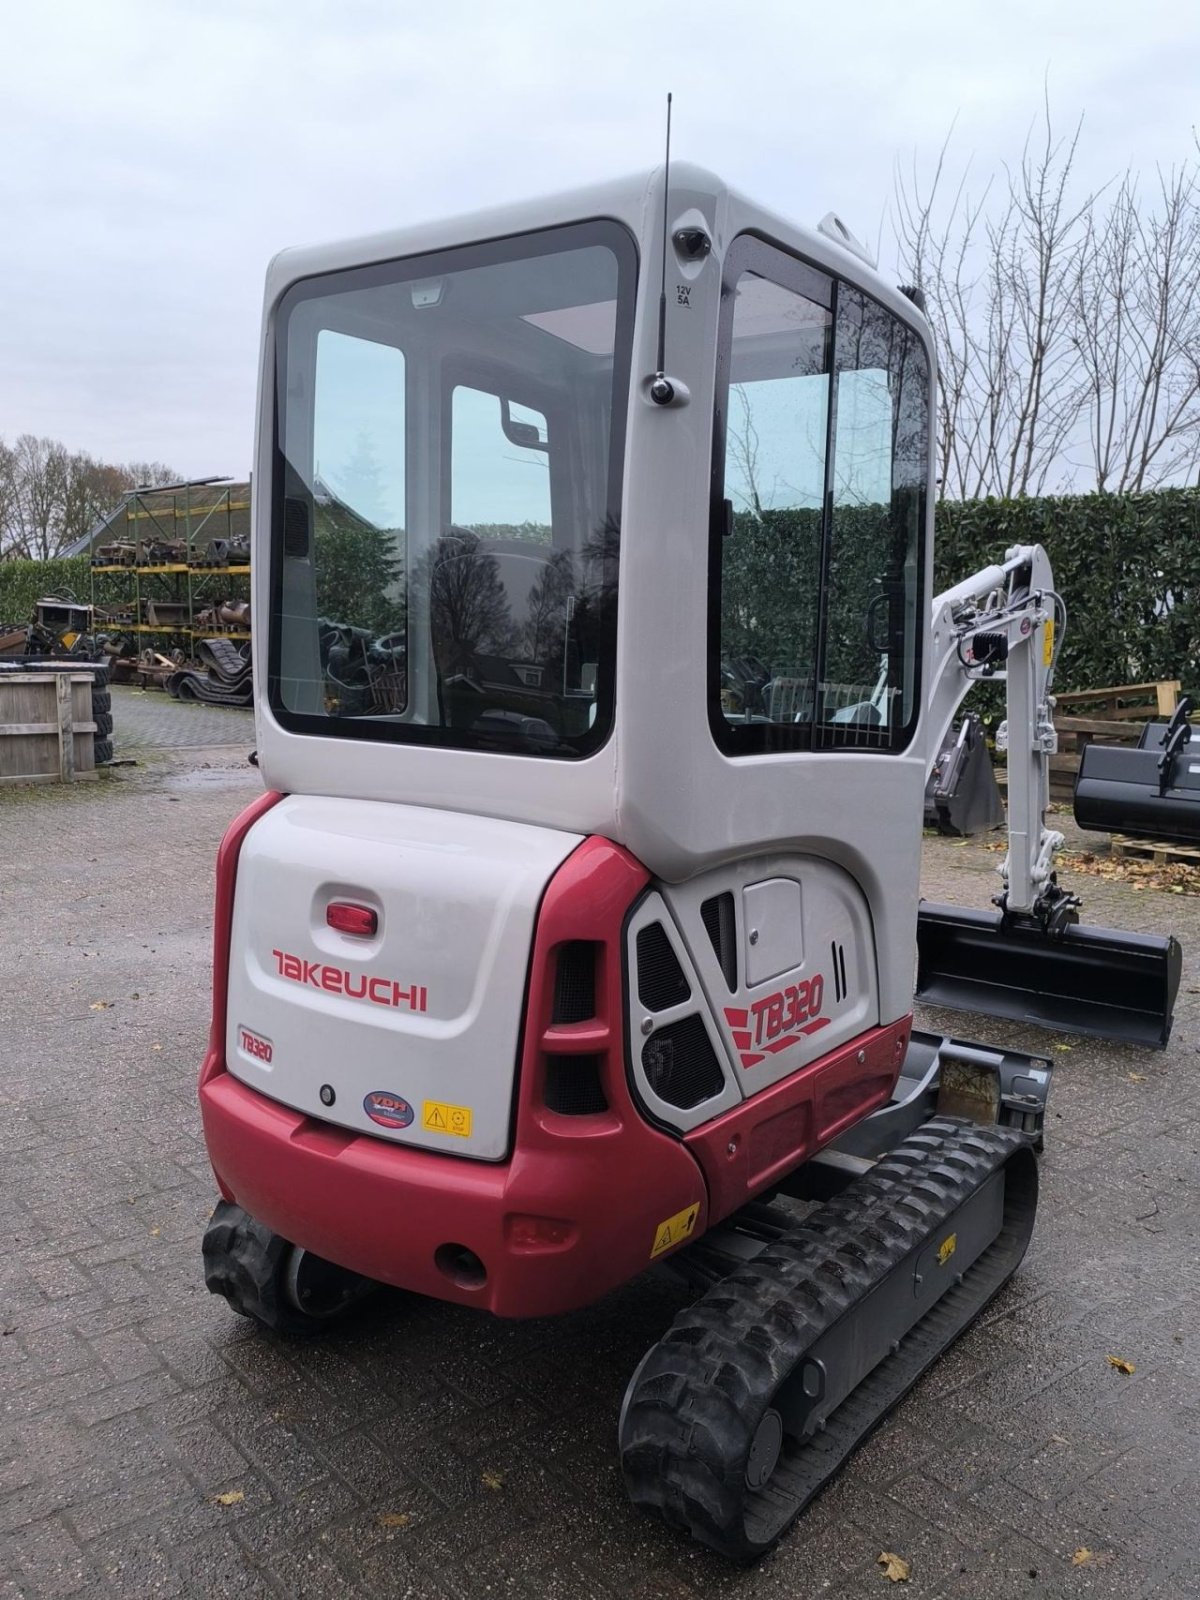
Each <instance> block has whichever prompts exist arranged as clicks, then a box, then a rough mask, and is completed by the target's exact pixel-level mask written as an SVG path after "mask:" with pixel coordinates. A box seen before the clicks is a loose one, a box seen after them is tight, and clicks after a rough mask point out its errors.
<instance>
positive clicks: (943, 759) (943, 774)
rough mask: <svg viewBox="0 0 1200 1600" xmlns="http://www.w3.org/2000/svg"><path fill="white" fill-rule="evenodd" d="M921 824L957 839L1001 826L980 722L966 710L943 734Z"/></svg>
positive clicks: (1001, 816) (998, 800)
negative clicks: (923, 820)
mask: <svg viewBox="0 0 1200 1600" xmlns="http://www.w3.org/2000/svg"><path fill="white" fill-rule="evenodd" d="M925 826H926V827H927V828H936V829H937V831H938V832H939V833H942V834H952V835H954V836H955V837H957V838H961V837H962V836H963V835H965V834H970V833H989V832H990V831H991V830H992V829H993V828H1002V827H1003V826H1004V801H1003V800H1002V799H1001V798H1000V790H999V788H998V787H997V785H996V775H995V773H994V772H993V771H992V760H991V757H990V756H989V755H988V748H987V741H986V740H985V738H984V734H983V724H982V722H980V720H979V718H978V717H977V716H976V715H975V714H974V712H968V713H967V715H966V716H965V717H964V718H963V719H962V721H961V722H960V723H959V725H958V727H957V728H951V729H950V731H949V733H948V734H947V735H946V738H945V741H944V743H943V745H942V748H941V750H940V751H939V753H938V758H937V760H936V761H935V762H934V765H933V771H932V772H931V773H930V774H929V782H928V783H927V784H926V785H925Z"/></svg>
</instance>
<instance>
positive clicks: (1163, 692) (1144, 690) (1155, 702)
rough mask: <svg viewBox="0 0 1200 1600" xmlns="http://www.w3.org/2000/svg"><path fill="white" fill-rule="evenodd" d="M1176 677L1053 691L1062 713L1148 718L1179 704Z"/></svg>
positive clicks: (1167, 712)
mask: <svg viewBox="0 0 1200 1600" xmlns="http://www.w3.org/2000/svg"><path fill="white" fill-rule="evenodd" d="M1179 689H1180V682H1179V679H1178V678H1164V679H1163V680H1162V681H1161V682H1159V683H1124V684H1120V685H1118V686H1117V687H1116V688H1112V689H1076V690H1071V691H1070V692H1069V693H1067V694H1056V695H1055V697H1054V698H1055V700H1056V702H1057V704H1058V709H1059V711H1060V712H1061V713H1062V715H1063V716H1065V717H1073V716H1078V717H1099V718H1102V719H1104V720H1106V721H1110V722H1119V721H1122V720H1123V719H1127V718H1128V719H1132V720H1133V721H1134V722H1149V721H1151V720H1152V719H1153V718H1155V717H1169V716H1170V715H1171V713H1172V712H1173V711H1174V709H1175V707H1176V706H1177V705H1178V704H1179ZM1057 720H1058V718H1057V717H1056V718H1055V721H1056V722H1057Z"/></svg>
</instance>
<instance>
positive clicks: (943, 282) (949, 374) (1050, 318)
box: [896, 99, 1095, 499]
mask: <svg viewBox="0 0 1200 1600" xmlns="http://www.w3.org/2000/svg"><path fill="white" fill-rule="evenodd" d="M1081 126H1082V125H1081V124H1076V126H1075V128H1074V130H1073V132H1072V133H1071V134H1070V135H1069V136H1068V137H1065V138H1063V137H1060V136H1059V135H1058V134H1056V132H1055V129H1054V124H1053V119H1052V116H1051V112H1050V105H1049V100H1048V99H1047V100H1046V102H1045V105H1044V110H1043V115H1042V119H1041V124H1040V129H1039V130H1038V132H1037V136H1036V139H1035V134H1034V131H1033V130H1031V131H1030V133H1029V135H1028V137H1027V138H1026V141H1025V145H1024V148H1023V150H1022V153H1021V160H1020V163H1019V165H1018V166H1016V167H1015V168H1013V169H1007V170H1006V172H1005V176H1004V180H1003V182H1002V183H1001V184H997V183H996V182H995V181H994V180H989V181H988V182H987V183H985V185H984V187H983V191H982V193H981V194H980V195H979V196H978V198H972V196H971V195H970V194H969V192H968V190H967V181H966V174H965V173H964V174H963V176H962V177H961V178H960V180H959V181H958V183H957V185H956V186H955V188H954V191H953V193H952V194H950V195H949V197H948V201H947V203H946V204H945V205H943V203H942V195H943V192H944V190H945V186H946V182H947V170H946V169H947V155H948V150H949V143H950V137H951V136H949V135H948V136H947V140H946V143H945V144H944V145H943V147H942V150H941V153H940V155H939V158H938V161H937V165H936V167H935V170H934V174H933V178H932V180H931V182H929V183H928V184H927V185H925V186H922V183H921V180H920V177H919V175H918V173H917V172H916V171H915V169H914V171H913V172H912V173H911V175H908V176H906V175H904V174H900V173H898V174H897V183H896V200H897V215H898V224H897V232H898V242H899V247H900V254H901V259H902V261H903V264H904V269H905V271H906V273H907V274H908V275H909V276H910V277H911V279H912V281H913V282H915V283H917V284H919V285H920V286H921V288H922V289H923V290H924V291H925V294H926V298H927V302H928V305H929V314H930V317H931V320H932V323H933V327H934V332H935V336H936V339H937V344H938V357H939V362H940V365H941V380H942V410H941V416H940V420H939V433H938V453H939V462H938V466H939V469H940V470H939V476H940V479H941V484H942V492H943V494H945V495H948V496H951V497H953V498H956V499H973V498H976V497H978V496H981V495H987V494H997V495H1004V496H1014V495H1026V494H1038V493H1041V492H1043V491H1044V489H1045V488H1046V486H1047V484H1048V482H1049V481H1050V480H1051V479H1054V478H1057V477H1059V476H1060V475H1061V473H1062V469H1063V465H1064V451H1065V448H1066V446H1067V443H1068V441H1069V440H1070V439H1071V437H1072V435H1073V434H1074V432H1075V431H1076V430H1077V428H1078V426H1079V420H1080V416H1081V412H1082V408H1083V406H1084V403H1085V396H1086V386H1085V383H1084V378H1083V374H1082V372H1081V370H1080V365H1079V362H1078V359H1077V352H1076V348H1075V344H1074V341H1073V337H1072V327H1071V322H1072V314H1073V307H1074V304H1075V300H1076V295H1077V285H1078V282H1079V278H1080V274H1081V271H1082V265H1083V250H1084V242H1085V238H1086V231H1087V230H1086V223H1087V219H1088V218H1089V216H1090V214H1091V210H1092V207H1093V205H1094V203H1095V196H1093V195H1090V194H1089V195H1085V196H1083V197H1082V198H1081V197H1078V196H1077V195H1075V194H1074V193H1073V189H1074V185H1073V173H1074V167H1075V161H1076V155H1077V152H1078V146H1079V138H1080V132H1081ZM952 131H953V130H951V132H952Z"/></svg>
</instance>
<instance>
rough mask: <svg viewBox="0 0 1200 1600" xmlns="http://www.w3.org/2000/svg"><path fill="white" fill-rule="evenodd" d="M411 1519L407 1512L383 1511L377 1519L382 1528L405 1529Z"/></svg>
mask: <svg viewBox="0 0 1200 1600" xmlns="http://www.w3.org/2000/svg"><path fill="white" fill-rule="evenodd" d="M411 1521H412V1517H411V1516H410V1515H409V1514H408V1512H407V1511H385V1512H384V1513H383V1515H382V1516H381V1517H380V1519H379V1524H380V1526H381V1527H383V1528H407V1527H408V1525H409V1523H410V1522H411Z"/></svg>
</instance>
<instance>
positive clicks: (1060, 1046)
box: [1054, 1044, 1075, 1050]
mask: <svg viewBox="0 0 1200 1600" xmlns="http://www.w3.org/2000/svg"><path fill="white" fill-rule="evenodd" d="M1054 1048H1055V1049H1056V1050H1074V1048H1075V1046H1074V1045H1073V1044H1056V1045H1055V1046H1054Z"/></svg>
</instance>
